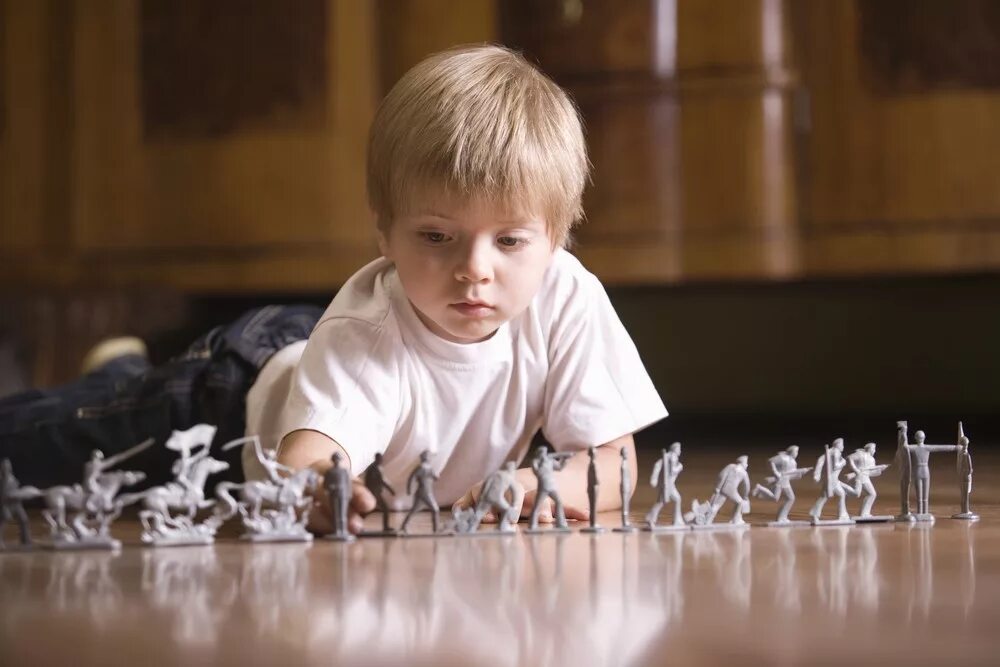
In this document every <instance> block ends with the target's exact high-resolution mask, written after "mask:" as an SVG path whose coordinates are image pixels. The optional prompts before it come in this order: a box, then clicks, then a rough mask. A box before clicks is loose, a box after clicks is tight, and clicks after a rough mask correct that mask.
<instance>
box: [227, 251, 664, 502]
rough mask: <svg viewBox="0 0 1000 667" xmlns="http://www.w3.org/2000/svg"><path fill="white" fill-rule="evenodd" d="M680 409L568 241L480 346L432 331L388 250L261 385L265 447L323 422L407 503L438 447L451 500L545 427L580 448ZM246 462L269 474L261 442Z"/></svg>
mask: <svg viewBox="0 0 1000 667" xmlns="http://www.w3.org/2000/svg"><path fill="white" fill-rule="evenodd" d="M666 416H667V410H666V408H664V406H663V402H662V401H661V400H660V397H659V395H658V394H657V393H656V390H655V388H654V387H653V383H652V381H651V380H650V379H649V375H648V374H647V373H646V369H645V367H644V366H643V365H642V361H641V360H640V359H639V354H638V352H637V351H636V348H635V344H634V343H633V342H632V339H631V338H630V337H629V335H628V333H627V332H626V331H625V327H623V326H622V323H621V321H620V320H619V319H618V316H617V315H616V313H615V311H614V308H612V306H611V302H610V301H609V299H608V296H607V293H606V292H605V291H604V288H603V286H602V285H601V283H600V281H598V279H597V277H596V276H594V275H593V274H591V273H590V272H589V271H587V270H586V269H585V268H584V267H583V265H582V264H580V262H579V260H577V259H576V258H575V257H574V256H573V255H571V254H570V253H568V252H566V251H564V250H558V251H557V252H556V253H555V257H554V259H553V261H552V264H551V266H550V267H549V269H548V271H547V272H546V274H545V276H544V278H543V280H542V285H541V288H540V289H539V291H538V294H536V295H535V298H534V299H533V300H532V301H531V303H530V305H529V306H528V308H527V309H525V311H524V312H523V313H521V315H519V316H518V317H516V318H514V319H513V320H511V321H509V322H507V323H505V324H504V325H502V326H501V327H500V328H499V329H497V331H496V333H494V335H493V336H491V337H490V338H489V339H487V340H485V341H481V342H479V343H467V344H460V343H452V342H450V341H446V340H444V339H442V338H440V337H438V336H436V335H435V334H434V333H432V332H431V331H430V330H429V329H428V328H427V327H426V326H425V325H424V324H423V323H422V322H421V321H420V319H419V318H418V316H417V314H416V313H415V312H414V310H413V306H412V305H411V304H410V302H409V300H408V299H407V298H406V295H405V294H404V293H403V289H402V286H401V284H400V282H399V278H398V276H397V274H396V270H395V267H394V266H393V264H392V263H391V262H390V261H389V260H387V259H385V258H380V259H377V260H375V261H373V262H371V263H370V264H368V265H367V266H365V267H363V268H362V269H361V270H359V271H358V272H357V273H355V274H354V276H352V277H351V279H350V280H348V282H347V283H346V284H345V285H344V286H343V288H342V289H341V290H340V291H339V292H338V293H337V295H336V297H335V298H334V299H333V302H332V303H331V304H330V306H329V308H327V310H326V312H325V313H324V314H323V317H322V318H321V319H320V321H319V323H318V324H317V325H316V328H315V329H314V330H313V332H312V335H311V336H310V337H309V340H308V341H300V342H298V343H294V344H292V345H290V346H288V347H286V348H284V349H282V350H280V351H279V352H278V353H277V354H275V355H274V357H273V358H272V359H271V360H270V361H268V363H267V364H266V365H265V366H264V368H263V369H262V370H261V373H260V375H259V376H258V378H257V380H256V382H255V383H254V385H253V387H252V388H251V389H250V392H249V394H248V395H247V434H248V435H252V434H258V435H260V436H261V440H262V443H263V445H264V446H265V447H275V446H276V445H277V443H278V442H280V440H281V438H283V437H284V436H285V435H286V434H288V433H290V432H292V431H294V430H297V429H311V430H315V431H319V432H320V433H323V434H325V435H327V436H329V437H330V438H333V440H335V441H336V442H338V443H339V444H340V445H341V446H342V447H343V448H344V450H345V451H346V452H347V453H348V455H349V456H350V458H351V465H352V474H354V475H359V474H360V473H362V472H363V471H364V470H365V468H367V467H368V465H369V464H371V462H372V461H373V460H374V458H375V454H376V453H377V452H381V453H382V454H383V465H382V469H383V472H384V474H385V477H386V480H387V481H388V482H389V484H391V485H392V486H393V488H394V489H395V490H396V493H397V494H398V495H397V496H396V497H395V498H394V506H395V507H396V508H399V509H402V508H405V507H407V506H408V503H409V501H408V498H407V496H406V494H405V490H406V489H405V482H406V480H407V478H408V477H409V475H410V472H411V471H412V470H413V468H414V467H415V466H416V465H417V462H418V459H419V456H420V453H421V452H422V451H424V450H425V449H429V450H431V452H432V453H433V456H432V458H431V462H432V465H433V468H434V470H435V472H436V473H438V474H439V475H440V478H439V479H438V481H437V483H436V484H435V487H434V490H435V495H436V498H437V500H438V502H439V503H441V504H443V505H447V504H450V503H452V502H454V501H455V500H457V499H458V498H460V497H461V496H462V495H463V494H464V493H465V492H466V491H468V490H469V488H471V487H472V486H473V485H475V484H476V483H478V482H480V481H482V480H483V479H485V478H486V477H487V476H488V475H490V474H491V473H492V472H494V471H495V470H497V468H499V467H500V466H501V465H502V464H503V463H504V462H505V461H508V460H514V461H520V460H521V459H522V458H523V457H524V455H525V453H526V451H527V448H528V446H529V444H530V442H531V439H532V437H533V436H534V434H535V433H536V432H537V430H538V429H539V428H541V429H542V433H543V434H544V436H545V438H546V440H548V441H549V442H550V443H552V445H553V447H554V448H555V449H556V450H557V451H575V450H580V449H585V448H587V447H589V446H591V445H600V444H603V443H605V442H608V441H611V440H614V439H615V438H618V437H621V436H623V435H627V434H629V433H634V432H635V431H638V430H640V429H642V428H644V427H646V426H648V425H650V424H652V423H653V422H656V421H659V420H660V419H662V418H664V417H666ZM243 463H244V472H245V473H246V475H247V478H248V479H257V478H260V477H261V476H262V475H263V474H264V471H263V469H262V468H261V467H260V465H259V463H258V462H257V461H256V457H255V455H254V453H253V449H252V447H250V446H249V445H248V446H247V447H245V448H244V452H243Z"/></svg>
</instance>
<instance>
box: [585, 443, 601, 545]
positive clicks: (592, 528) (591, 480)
mask: <svg viewBox="0 0 1000 667" xmlns="http://www.w3.org/2000/svg"><path fill="white" fill-rule="evenodd" d="M587 455H588V456H589V457H590V462H589V463H588V464H587V501H588V503H589V506H590V525H589V526H587V527H585V528H581V529H580V532H582V533H603V532H605V531H607V529H606V528H604V527H602V526H599V525H597V494H598V489H599V488H600V485H601V480H600V479H599V478H598V477H597V461H596V459H595V457H596V456H597V448H596V447H591V448H589V449H588V450H587Z"/></svg>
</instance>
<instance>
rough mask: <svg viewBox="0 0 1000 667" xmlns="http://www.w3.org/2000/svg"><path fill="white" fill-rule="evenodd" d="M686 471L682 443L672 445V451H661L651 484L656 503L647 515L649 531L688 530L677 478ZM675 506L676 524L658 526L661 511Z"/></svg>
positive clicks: (654, 466) (651, 477)
mask: <svg viewBox="0 0 1000 667" xmlns="http://www.w3.org/2000/svg"><path fill="white" fill-rule="evenodd" d="M682 470H684V464H682V463H681V443H679V442H675V443H674V444H672V445H670V451H667V450H666V449H661V450H660V458H659V459H657V461H656V463H654V464H653V473H652V474H651V475H650V477H649V483H650V484H651V485H652V486H653V488H654V489H656V502H655V503H653V506H652V507H651V508H650V509H649V512H648V513H647V514H646V524H647V527H648V529H649V530H657V529H659V530H665V529H668V528H673V529H680V528H686V527H687V524H685V523H684V520H683V518H681V494H680V493H679V492H678V491H677V476H678V475H680V474H681V471H682ZM671 502H672V503H673V504H674V523H673V525H672V526H657V525H656V522H657V521H658V520H659V518H660V510H662V509H663V506H664V505H666V504H667V503H671Z"/></svg>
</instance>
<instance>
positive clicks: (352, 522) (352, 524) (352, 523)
mask: <svg viewBox="0 0 1000 667" xmlns="http://www.w3.org/2000/svg"><path fill="white" fill-rule="evenodd" d="M364 527H365V520H364V519H362V518H361V515H360V514H351V515H350V517H348V519H347V529H348V530H349V531H351V532H352V533H354V534H355V535H357V534H358V533H360V532H361V531H362V530H364Z"/></svg>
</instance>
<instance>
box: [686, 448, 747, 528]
mask: <svg viewBox="0 0 1000 667" xmlns="http://www.w3.org/2000/svg"><path fill="white" fill-rule="evenodd" d="M747 467H748V459H747V457H746V456H745V455H743V456H738V457H736V462H735V463H730V464H729V465H727V466H726V467H725V468H723V469H722V472H720V473H719V478H718V480H717V481H716V484H715V490H714V491H713V492H712V497H711V498H710V499H709V501H708V502H707V503H699V502H698V501H697V500H695V501H694V502H693V503H692V510H691V512H689V513H688V514H687V517H688V521H689V522H691V523H694V527H695V528H707V527H708V526H711V525H712V523H713V522H714V521H715V517H716V515H717V514H718V513H719V510H720V509H722V506H723V505H725V503H726V501H727V500H729V501H730V502H732V503H733V516H732V518H731V519H730V520H729V523H728V524H725V525H726V526H729V527H733V526H746V525H748V524H747V523H746V521H744V520H743V513H744V512H749V511H750V498H749V494H750V476H749V475H747ZM740 489H742V490H743V494H741V493H740ZM716 527H718V526H716Z"/></svg>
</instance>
